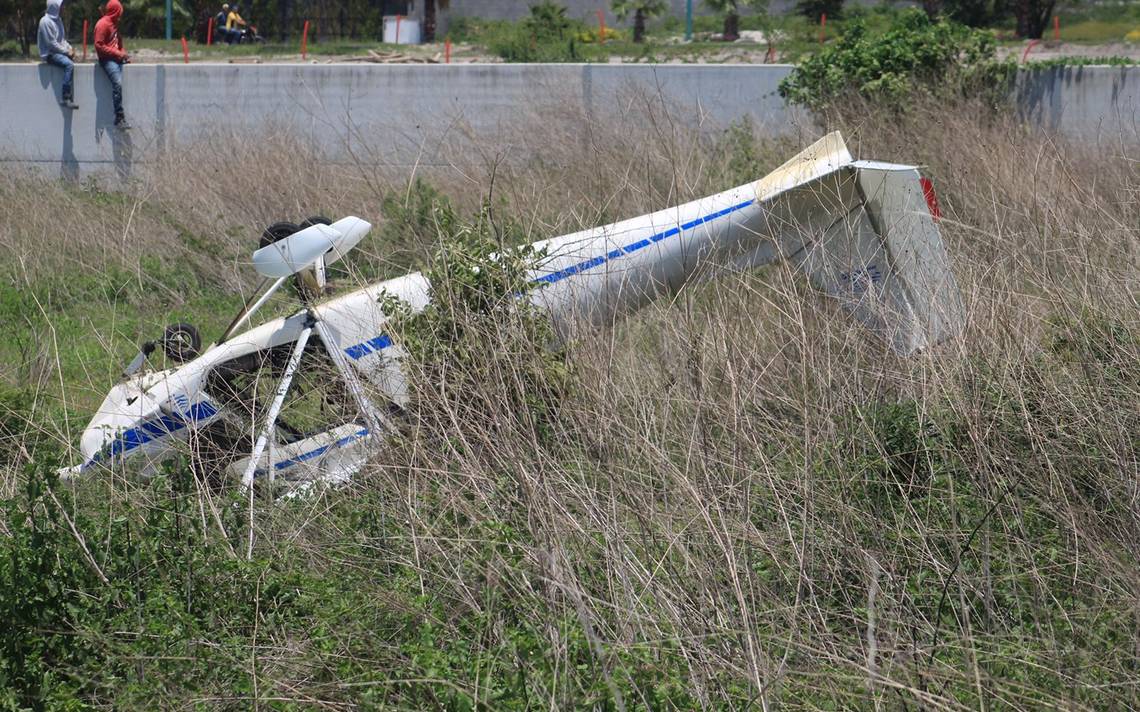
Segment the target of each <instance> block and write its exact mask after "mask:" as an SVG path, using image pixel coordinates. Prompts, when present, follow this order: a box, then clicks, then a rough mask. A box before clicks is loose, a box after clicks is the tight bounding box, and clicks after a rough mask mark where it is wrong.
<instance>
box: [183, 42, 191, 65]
mask: <svg viewBox="0 0 1140 712" xmlns="http://www.w3.org/2000/svg"><path fill="white" fill-rule="evenodd" d="M182 63H183V64H190V46H189V45H187V44H186V35H182Z"/></svg>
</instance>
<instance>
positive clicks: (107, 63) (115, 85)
mask: <svg viewBox="0 0 1140 712" xmlns="http://www.w3.org/2000/svg"><path fill="white" fill-rule="evenodd" d="M99 66H101V67H102V68H103V71H104V72H106V73H107V78H108V79H110V80H111V101H112V103H114V105H115V121H120V120H122V118H123V64H122V62H119V61H118V60H115V59H100V60H99Z"/></svg>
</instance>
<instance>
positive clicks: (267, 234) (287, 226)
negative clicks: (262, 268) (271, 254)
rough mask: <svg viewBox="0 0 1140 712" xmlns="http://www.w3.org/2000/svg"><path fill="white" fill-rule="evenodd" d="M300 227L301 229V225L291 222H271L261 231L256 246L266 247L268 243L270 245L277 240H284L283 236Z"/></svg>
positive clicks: (287, 235) (285, 236)
mask: <svg viewBox="0 0 1140 712" xmlns="http://www.w3.org/2000/svg"><path fill="white" fill-rule="evenodd" d="M300 229H301V226H300V225H297V224H296V223H291V222H278V223H273V224H272V225H270V226H269V227H267V228H265V231H264V232H262V233H261V240H260V241H259V242H258V245H257V246H258V247H266V246H268V245H272V244H273V243H275V242H277V241H278V240H284V239H285V238H287V237H289V236H290V235H292V234H293V233H295V232H297V231H298V230H300Z"/></svg>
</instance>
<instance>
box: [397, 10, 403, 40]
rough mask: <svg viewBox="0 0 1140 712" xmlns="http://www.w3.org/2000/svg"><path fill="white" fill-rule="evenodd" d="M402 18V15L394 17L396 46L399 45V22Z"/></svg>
mask: <svg viewBox="0 0 1140 712" xmlns="http://www.w3.org/2000/svg"><path fill="white" fill-rule="evenodd" d="M403 18H404V16H403V15H396V44H400V20H402V19H403Z"/></svg>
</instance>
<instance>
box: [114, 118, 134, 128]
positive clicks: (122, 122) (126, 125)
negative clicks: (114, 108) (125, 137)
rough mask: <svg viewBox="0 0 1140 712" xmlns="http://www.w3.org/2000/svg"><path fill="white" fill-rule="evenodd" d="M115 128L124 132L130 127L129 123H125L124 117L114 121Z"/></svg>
mask: <svg viewBox="0 0 1140 712" xmlns="http://www.w3.org/2000/svg"><path fill="white" fill-rule="evenodd" d="M115 128H117V129H118V130H120V131H126V130H128V129H129V128H131V125H130V124H129V123H127V119H126V117H125V116H120V117H119V118H117V119H115Z"/></svg>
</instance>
